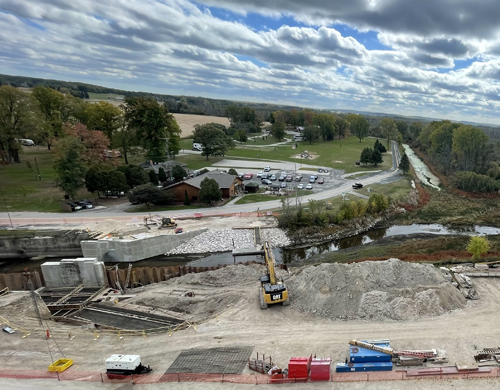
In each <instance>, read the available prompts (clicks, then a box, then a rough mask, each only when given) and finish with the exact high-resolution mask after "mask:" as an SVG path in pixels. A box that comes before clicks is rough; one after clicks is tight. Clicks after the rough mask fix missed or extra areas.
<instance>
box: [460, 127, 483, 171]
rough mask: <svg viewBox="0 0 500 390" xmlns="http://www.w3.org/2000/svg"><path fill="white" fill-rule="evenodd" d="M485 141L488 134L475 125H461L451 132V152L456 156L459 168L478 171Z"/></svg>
mask: <svg viewBox="0 0 500 390" xmlns="http://www.w3.org/2000/svg"><path fill="white" fill-rule="evenodd" d="M487 142H488V136H487V135H486V134H484V131H483V130H481V129H478V128H477V127H473V126H466V125H462V126H460V127H459V128H458V129H456V130H455V131H454V132H453V152H454V153H455V154H456V156H457V164H458V168H459V170H461V171H473V172H476V173H480V172H479V170H480V169H479V168H481V167H482V164H481V160H482V159H484V158H485V157H486V156H485V152H486V150H487V149H486V144H487Z"/></svg>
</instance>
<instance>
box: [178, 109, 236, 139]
mask: <svg viewBox="0 0 500 390" xmlns="http://www.w3.org/2000/svg"><path fill="white" fill-rule="evenodd" d="M172 115H173V116H174V118H175V120H176V121H177V124H178V125H179V127H180V128H181V130H182V133H181V137H183V138H184V137H189V136H191V135H192V134H193V132H194V125H204V124H205V123H220V124H221V125H224V126H229V124H230V123H229V119H228V118H225V117H220V116H207V115H192V114H172Z"/></svg>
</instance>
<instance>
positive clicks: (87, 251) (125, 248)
mask: <svg viewBox="0 0 500 390" xmlns="http://www.w3.org/2000/svg"><path fill="white" fill-rule="evenodd" d="M207 230H208V228H203V229H198V230H193V231H190V232H186V233H181V234H165V235H158V236H153V237H146V238H139V239H126V240H125V239H118V238H113V239H106V240H94V241H82V242H81V247H82V252H83V256H84V257H95V258H97V259H98V260H100V261H104V262H129V263H132V262H135V261H139V260H144V259H148V258H150V257H155V256H160V255H163V254H164V253H167V252H168V251H170V250H172V249H174V248H175V247H177V246H179V245H180V244H182V243H183V242H185V241H187V240H189V239H191V238H193V237H196V236H197V235H199V234H201V233H203V232H205V231H207Z"/></svg>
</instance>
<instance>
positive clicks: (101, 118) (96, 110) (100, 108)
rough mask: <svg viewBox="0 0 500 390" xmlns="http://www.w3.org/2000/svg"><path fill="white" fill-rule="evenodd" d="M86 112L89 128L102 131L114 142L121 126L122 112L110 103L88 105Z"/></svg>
mask: <svg viewBox="0 0 500 390" xmlns="http://www.w3.org/2000/svg"><path fill="white" fill-rule="evenodd" d="M85 111H86V114H87V117H88V120H87V123H86V125H87V127H88V128H89V129H92V130H101V131H102V132H104V134H106V136H107V137H108V138H109V139H110V141H113V138H114V134H115V132H116V130H117V129H118V128H119V127H120V124H121V118H120V116H121V110H120V109H119V108H118V107H115V106H113V105H112V104H111V103H109V102H102V101H101V102H97V103H92V104H87V105H86V107H85Z"/></svg>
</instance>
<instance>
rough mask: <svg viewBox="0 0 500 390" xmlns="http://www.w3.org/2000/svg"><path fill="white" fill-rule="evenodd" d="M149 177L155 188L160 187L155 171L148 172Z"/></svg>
mask: <svg viewBox="0 0 500 390" xmlns="http://www.w3.org/2000/svg"><path fill="white" fill-rule="evenodd" d="M148 175H149V181H150V183H151V184H154V185H155V186H157V185H158V175H157V174H156V172H155V170H154V169H151V170H150V171H149V172H148Z"/></svg>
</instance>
